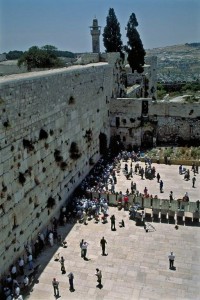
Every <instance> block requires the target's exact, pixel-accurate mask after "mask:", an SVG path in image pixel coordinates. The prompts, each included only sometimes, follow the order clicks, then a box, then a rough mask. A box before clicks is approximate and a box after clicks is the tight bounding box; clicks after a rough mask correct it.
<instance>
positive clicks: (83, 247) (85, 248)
mask: <svg viewBox="0 0 200 300" xmlns="http://www.w3.org/2000/svg"><path fill="white" fill-rule="evenodd" d="M88 245H89V244H88V243H87V242H83V244H82V246H81V250H82V252H83V258H84V259H86V254H87V247H88Z"/></svg>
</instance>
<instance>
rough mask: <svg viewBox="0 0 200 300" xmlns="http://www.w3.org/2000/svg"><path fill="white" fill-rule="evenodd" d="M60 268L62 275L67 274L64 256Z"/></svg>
mask: <svg viewBox="0 0 200 300" xmlns="http://www.w3.org/2000/svg"><path fill="white" fill-rule="evenodd" d="M60 268H61V272H62V274H65V273H66V271H65V259H64V257H63V256H61V258H60Z"/></svg>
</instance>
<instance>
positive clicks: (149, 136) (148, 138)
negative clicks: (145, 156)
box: [142, 130, 153, 148]
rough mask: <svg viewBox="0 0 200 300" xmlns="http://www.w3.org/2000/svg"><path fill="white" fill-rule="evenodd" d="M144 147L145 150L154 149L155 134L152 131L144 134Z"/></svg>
mask: <svg viewBox="0 0 200 300" xmlns="http://www.w3.org/2000/svg"><path fill="white" fill-rule="evenodd" d="M142 146H143V147H144V148H151V147H153V132H152V131H150V130H146V131H145V132H144V134H143V139H142Z"/></svg>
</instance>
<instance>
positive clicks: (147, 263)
mask: <svg viewBox="0 0 200 300" xmlns="http://www.w3.org/2000/svg"><path fill="white" fill-rule="evenodd" d="M129 163H130V162H129ZM140 164H141V165H144V163H140ZM153 165H154V166H155V168H156V172H159V173H160V175H161V179H162V180H163V182H164V191H163V193H162V194H160V192H159V184H158V183H157V180H156V179H153V180H147V179H144V180H142V179H141V178H140V176H139V175H135V174H133V178H132V180H133V181H134V182H135V183H136V185H137V190H138V191H139V192H141V193H143V190H144V188H145V186H146V187H147V188H148V190H149V193H150V194H152V195H158V197H161V198H162V199H169V193H170V191H173V193H174V197H175V199H178V198H179V197H182V196H183V195H184V194H185V192H188V194H189V197H190V201H196V200H198V199H199V193H200V185H199V177H200V175H199V174H197V175H196V187H195V188H192V183H191V180H190V181H185V180H184V179H183V176H182V175H179V172H178V166H173V165H162V164H153ZM123 167H124V162H122V163H121V171H120V173H119V174H118V176H117V185H116V191H122V192H123V193H125V191H126V189H127V188H128V189H129V190H130V183H131V180H127V179H126V178H125V176H124V174H123ZM188 168H189V167H188ZM190 169H191V167H190ZM112 214H115V217H116V231H111V228H110V219H109V218H108V223H106V224H102V223H101V222H99V223H95V222H94V220H93V219H92V220H90V221H88V225H83V224H80V223H75V224H66V225H65V226H62V227H59V228H58V232H59V233H60V234H62V236H63V237H64V236H66V241H67V248H63V247H60V246H58V245H56V244H55V245H54V246H53V247H49V246H47V247H46V249H45V250H44V252H42V254H41V255H40V256H39V257H38V259H37V260H36V261H35V265H38V264H40V265H41V267H40V269H39V273H40V274H39V275H38V281H37V283H36V284H35V285H34V287H33V290H32V291H31V292H30V293H29V295H28V296H27V297H26V299H30V300H36V299H37V300H40V299H41V300H44V299H55V297H54V293H53V287H52V279H53V278H56V279H57V280H58V281H59V283H60V284H59V290H60V298H62V299H108V300H109V299H110V300H111V299H133V300H137V299H140V300H143V299H144V300H145V299H146V300H147V299H163V300H165V299H166V300H168V299H170V300H173V299H180V300H182V299H199V297H200V293H199V276H200V258H199V250H200V232H199V230H200V228H199V227H198V226H179V228H178V230H176V229H175V226H174V224H165V223H155V222H152V223H150V225H151V227H150V228H151V230H150V231H149V232H146V231H145V230H144V228H143V227H140V226H135V222H134V221H132V220H129V212H128V211H124V210H118V209H117V207H110V208H109V217H110V216H111V215H112ZM122 219H123V220H124V222H125V227H120V226H119V222H120V221H121V220H122ZM103 236H104V237H105V239H106V241H107V244H106V253H107V254H108V255H107V256H102V255H101V247H100V240H101V238H102V237H103ZM82 239H84V240H86V241H87V242H88V243H89V245H88V252H87V258H88V260H83V258H81V253H80V246H79V245H80V241H81V240H82ZM170 251H173V252H174V253H175V256H176V257H175V264H174V265H175V267H176V270H169V262H168V255H169V253H170ZM58 253H59V256H60V257H61V256H63V257H64V259H65V268H66V274H63V275H62V274H61V271H60V263H59V262H58V261H55V254H58ZM96 268H99V269H100V270H101V271H102V285H103V287H102V288H101V289H100V288H98V287H97V281H96V276H95V272H96ZM70 272H73V274H74V288H75V291H74V292H70V291H69V282H68V277H67V275H68V274H69V273H70Z"/></svg>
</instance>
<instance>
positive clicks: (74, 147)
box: [69, 142, 81, 159]
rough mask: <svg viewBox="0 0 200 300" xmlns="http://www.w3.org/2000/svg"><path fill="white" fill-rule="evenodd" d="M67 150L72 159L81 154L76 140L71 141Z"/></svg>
mask: <svg viewBox="0 0 200 300" xmlns="http://www.w3.org/2000/svg"><path fill="white" fill-rule="evenodd" d="M69 152H70V157H71V158H72V159H78V158H79V157H80V156H81V153H80V150H79V147H78V145H77V143H76V142H72V143H71V146H70V150H69Z"/></svg>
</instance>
